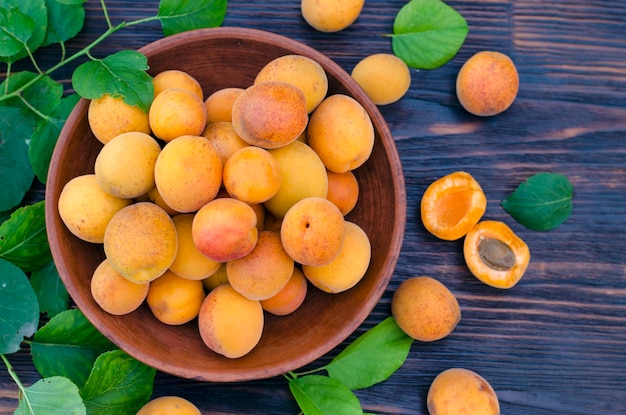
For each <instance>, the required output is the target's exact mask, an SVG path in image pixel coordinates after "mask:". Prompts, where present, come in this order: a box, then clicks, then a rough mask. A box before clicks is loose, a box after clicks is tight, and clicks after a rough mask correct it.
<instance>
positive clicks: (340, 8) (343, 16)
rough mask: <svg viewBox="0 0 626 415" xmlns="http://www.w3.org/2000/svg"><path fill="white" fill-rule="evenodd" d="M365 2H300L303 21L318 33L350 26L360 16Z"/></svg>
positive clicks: (332, 0) (333, 0)
mask: <svg viewBox="0 0 626 415" xmlns="http://www.w3.org/2000/svg"><path fill="white" fill-rule="evenodd" d="M364 4H365V0H342V1H336V0H302V2H301V3H300V9H301V13H302V17H303V18H304V20H305V21H306V22H307V23H308V24H309V25H310V26H311V27H313V28H314V29H316V30H319V31H320V32H338V31H340V30H343V29H345V28H347V27H348V26H350V25H351V24H352V23H354V21H355V20H356V19H357V18H358V17H359V15H360V14H361V10H362V9H363V5H364Z"/></svg>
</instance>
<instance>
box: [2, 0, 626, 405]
mask: <svg viewBox="0 0 626 415" xmlns="http://www.w3.org/2000/svg"><path fill="white" fill-rule="evenodd" d="M157 4H158V2H157V1H156V0H153V1H147V0H135V1H132V2H127V1H118V0H109V1H107V5H108V6H109V12H110V15H111V18H112V19H113V21H114V22H119V21H121V20H131V19H137V18H142V17H147V16H150V15H154V14H156V10H157ZM404 4H405V1H395V0H394V1H387V0H385V1H382V0H379V1H374V0H368V1H367V2H366V5H365V8H364V9H363V12H362V14H361V16H360V18H359V19H358V20H357V22H356V23H355V24H354V25H352V26H351V27H350V28H349V29H347V30H345V31H342V32H339V33H334V34H322V33H319V32H316V31H314V30H313V29H311V28H310V27H308V26H307V24H306V23H305V22H304V21H303V19H302V18H301V16H300V9H299V1H297V0H291V1H277V0H274V1H268V2H258V3H255V2H247V1H242V0H231V1H230V2H229V8H228V14H227V17H226V20H225V22H224V26H243V27H252V28H257V29H263V30H268V31H271V32H277V33H280V34H283V35H286V36H289V37H291V38H293V39H296V40H299V41H302V42H304V43H306V44H308V45H310V46H312V47H314V48H316V49H318V50H320V51H321V52H324V53H326V54H327V55H328V56H329V57H331V58H332V59H334V60H335V61H336V62H337V63H338V64H340V65H341V66H342V67H343V68H344V69H346V70H347V71H350V70H351V69H352V67H353V66H354V65H355V64H356V62H357V61H359V60H360V59H362V58H363V57H365V56H367V55H369V54H372V53H376V52H390V51H391V44H390V40H389V39H388V38H386V37H384V36H383V35H385V34H387V33H390V32H391V30H392V23H393V19H394V16H395V15H396V13H397V11H398V10H399V9H400V7H401V6H402V5H404ZM449 4H451V5H452V6H454V7H455V8H456V9H457V10H458V11H459V12H461V13H462V14H463V15H464V16H465V18H466V19H467V21H468V23H469V27H470V33H469V35H468V37H467V40H466V43H465V44H464V46H463V48H462V49H461V50H460V52H459V53H458V55H457V56H456V57H455V58H454V59H452V60H451V61H450V62H449V63H448V64H446V65H445V66H444V67H442V68H439V69H436V70H432V71H416V70H414V71H412V85H411V89H410V91H409V92H408V94H407V95H406V96H405V98H404V99H403V100H401V101H400V102H398V103H395V104H392V105H389V106H385V107H381V111H382V113H383V115H384V116H385V118H386V120H387V122H388V124H389V127H390V129H391V131H392V132H393V135H394V137H395V140H396V144H397V147H398V151H399V153H400V157H401V160H402V167H403V169H404V172H405V177H406V187H407V194H408V206H407V208H408V221H407V226H406V234H405V240H404V247H403V250H402V254H401V256H400V259H399V262H398V266H397V268H396V271H395V274H394V277H393V280H392V282H391V284H390V285H389V287H388V290H387V291H386V293H385V295H384V296H383V298H382V299H381V301H380V303H379V304H378V306H377V307H376V308H375V310H374V311H373V313H372V314H371V316H370V317H369V318H368V319H367V321H366V322H365V323H364V324H363V325H362V326H361V327H360V328H359V329H358V330H357V332H355V333H354V334H353V336H352V337H350V338H349V339H348V341H350V340H352V339H354V338H355V337H356V336H357V335H359V334H361V333H362V332H363V331H364V330H366V329H368V328H370V327H372V326H373V325H374V324H376V323H378V322H380V321H381V320H383V319H384V318H385V317H387V316H389V315H390V300H391V296H392V294H393V292H394V290H395V288H397V286H398V284H399V283H400V282H401V281H403V280H404V279H406V278H408V277H411V276H414V275H430V276H433V277H435V278H438V279H440V280H441V281H442V282H444V283H445V284H446V285H447V286H448V287H449V288H450V289H451V290H452V291H453V292H454V293H455V294H456V295H457V297H458V299H459V302H460V305H461V309H462V315H463V317H462V320H461V322H460V324H459V325H458V326H457V329H456V330H455V331H454V332H453V334H452V335H450V336H449V337H448V338H446V339H444V340H441V341H438V342H434V343H428V344H425V343H418V342H415V343H414V345H413V347H412V349H411V353H410V355H409V358H408V360H407V362H406V364H405V365H404V366H403V367H402V368H400V370H398V371H397V372H396V373H395V374H394V375H393V376H392V377H391V378H390V379H389V380H387V381H386V382H384V383H382V384H378V385H376V386H374V387H372V388H369V389H366V390H361V391H358V392H357V395H358V397H359V398H360V400H361V402H362V405H363V407H364V409H365V411H366V412H370V413H379V414H425V413H427V411H426V409H425V399H426V393H427V390H428V386H429V385H430V382H431V381H432V380H433V378H434V377H435V376H436V375H437V374H438V373H439V372H440V371H442V370H444V369H447V368H449V367H465V368H468V369H472V370H475V371H477V372H478V373H480V374H481V375H483V376H484V377H485V378H486V379H487V380H488V381H489V382H490V383H491V384H492V385H493V387H494V388H495V390H496V391H497V393H498V397H499V399H500V404H501V409H502V413H503V414H507V415H517V414H519V415H522V414H524V415H525V414H533V415H543V414H581V415H582V414H597V413H601V414H625V413H626V259H625V257H626V253H625V250H626V236H625V235H626V180H625V179H626V141H625V140H626V38H625V37H624V33H626V3H624V2H622V1H614V0H585V1H583V0H563V1H556V2H550V3H546V2H539V1H536V0H515V1H514V0H509V1H497V0H494V1H478V0H474V1H454V2H450V3H449ZM86 9H87V21H86V26H85V29H84V31H83V33H82V34H81V35H79V36H78V37H77V38H76V39H75V40H73V41H72V42H71V43H70V44H69V45H68V46H69V49H70V51H73V50H78V49H79V48H82V47H83V46H85V45H86V44H88V43H89V42H90V41H91V40H93V39H95V37H96V36H97V34H99V33H102V32H103V31H104V30H105V21H104V19H103V16H102V13H101V10H100V2H99V1H96V0H89V1H87V3H86ZM161 36H162V35H161V31H160V27H159V26H158V24H155V23H152V24H147V25H143V26H136V27H133V28H129V29H125V30H123V31H121V32H119V33H117V34H115V35H114V36H113V37H112V38H110V39H108V40H107V41H105V42H104V43H103V44H102V45H101V46H100V47H99V48H97V49H96V50H95V51H94V54H95V55H97V56H105V55H106V54H109V53H112V52H114V51H117V50H120V49H129V48H132V49H135V48H139V47H141V46H143V45H145V44H146V43H148V42H151V41H153V40H156V39H158V38H160V37H161ZM485 49H492V50H498V51H501V52H504V53H507V54H509V55H510V56H511V57H512V59H513V60H514V61H515V63H516V65H517V68H518V71H519V74H520V84H521V85H520V91H519V95H518V98H517V100H516V102H515V103H514V105H513V106H512V107H511V108H510V109H509V110H508V111H507V112H505V113H504V114H501V115H499V116H496V117H493V118H488V119H480V118H477V117H474V116H471V115H469V114H468V113H466V112H464V111H463V110H462V109H461V108H460V106H459V104H458V102H457V100H456V98H455V93H454V81H455V77H456V73H457V72H458V70H459V68H460V66H461V64H462V63H463V61H464V60H465V59H467V58H468V57H469V56H471V55H472V54H473V53H475V52H477V51H480V50H485ZM56 53H57V50H55V49H54V48H51V49H48V50H46V51H43V52H42V53H39V54H38V57H40V58H41V59H42V61H48V62H54V60H55V59H56V56H57V55H56ZM207 59H211V56H210V53H207ZM44 66H45V65H44ZM70 74H71V71H70V70H69V68H68V69H67V70H65V69H64V70H63V71H59V72H58V73H56V74H55V77H56V79H59V80H65V82H68V84H69V81H68V80H67V79H68V78H69V76H70ZM455 170H465V171H468V172H470V173H471V174H472V175H474V177H475V178H476V179H477V180H478V181H479V183H480V184H481V185H482V187H483V189H484V191H485V193H486V195H487V198H488V206H487V212H486V215H485V218H486V219H497V220H503V221H505V222H506V223H507V224H509V225H510V226H511V227H512V228H513V229H514V231H516V232H517V233H518V235H519V236H521V237H522V238H523V239H524V240H525V241H526V242H527V244H528V245H529V247H530V251H531V262H530V265H529V268H528V271H527V273H526V275H525V276H524V278H523V279H522V280H521V282H520V283H519V284H518V285H517V286H516V287H514V288H513V289H511V290H508V291H499V290H496V289H492V288H489V287H487V286H485V285H483V284H481V283H479V282H478V281H477V280H476V279H474V277H472V276H471V275H470V274H469V272H468V271H467V269H466V266H465V265H464V261H463V257H462V253H461V243H460V242H445V241H440V240H437V239H436V238H434V237H432V236H431V235H429V234H428V233H427V232H426V231H425V229H424V228H423V226H422V224H421V221H420V220H419V201H420V198H421V195H422V193H423V191H424V190H425V188H426V186H427V185H428V184H429V183H431V182H432V181H433V180H435V179H437V178H438V177H440V176H443V175H445V174H447V173H450V172H452V171H455ZM540 171H551V172H558V173H562V174H565V175H567V176H568V177H569V178H570V180H571V181H572V183H573V185H574V188H575V195H574V210H573V213H572V215H571V217H570V218H569V219H568V220H567V221H566V222H565V223H564V224H563V225H561V226H560V227H559V228H557V229H555V230H553V231H550V232H535V231H529V230H526V229H525V228H523V227H521V226H520V225H518V224H517V223H515V221H514V220H513V219H512V218H511V217H510V216H509V215H508V214H507V213H506V212H504V211H503V210H502V208H501V207H500V206H499V202H500V200H502V199H503V198H504V197H506V196H507V195H508V194H510V193H511V192H512V191H513V190H514V189H515V188H516V186H517V185H518V184H519V183H520V182H521V181H523V180H524V179H526V178H527V177H529V176H530V175H532V174H534V173H537V172H540ZM345 344H347V342H346V343H345ZM345 344H344V345H342V346H341V347H338V348H337V350H336V351H333V352H332V353H330V354H329V355H327V356H326V357H324V358H322V359H320V360H318V361H316V362H313V363H312V364H311V365H310V366H307V367H306V368H305V369H308V368H314V367H319V366H322V365H323V364H325V363H327V362H328V361H329V359H330V358H331V357H332V356H334V355H335V354H336V353H337V352H338V351H339V350H341V349H342V348H343V347H344V346H345ZM9 358H10V361H11V362H12V363H13V364H14V366H15V369H16V370H17V373H18V375H19V376H20V378H21V379H22V380H23V381H24V382H25V383H26V384H30V383H33V382H35V381H36V380H37V379H38V374H37V373H36V371H35V369H34V367H33V365H32V359H31V357H30V355H29V354H28V352H27V351H23V352H20V353H17V354H15V355H11V356H10V357H9ZM164 394H176V395H180V396H183V397H186V398H187V399H190V400H191V401H193V402H194V403H195V404H196V405H198V407H199V408H200V409H201V410H202V413H203V414H297V413H298V412H299V410H298V407H297V405H296V404H295V401H294V400H293V398H292V397H291V394H290V393H289V389H288V386H287V382H286V380H285V379H283V378H282V377H280V376H279V377H276V378H271V379H266V380H262V381H254V382H245V383H237V384H207V383H198V382H194V381H190V380H182V379H177V378H174V377H172V376H169V375H165V374H161V373H159V374H157V378H156V383H155V389H154V395H155V396H159V395H164ZM16 397H17V388H16V387H15V385H14V384H13V382H12V380H11V379H10V378H9V376H8V374H7V373H6V371H5V370H2V371H0V413H1V414H12V413H13V411H14V409H15V405H16Z"/></svg>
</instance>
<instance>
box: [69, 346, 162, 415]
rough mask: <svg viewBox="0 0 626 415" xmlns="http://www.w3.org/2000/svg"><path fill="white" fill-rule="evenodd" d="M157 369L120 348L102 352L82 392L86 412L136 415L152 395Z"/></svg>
mask: <svg viewBox="0 0 626 415" xmlns="http://www.w3.org/2000/svg"><path fill="white" fill-rule="evenodd" d="M155 375H156V370H155V369H154V368H152V367H150V366H147V365H145V364H143V363H141V362H139V361H138V360H135V359H134V358H132V357H130V356H129V355H127V354H126V353H124V352H123V351H121V350H115V351H112V352H107V353H104V354H102V355H101V356H100V357H98V359H97V360H96V362H95V364H94V366H93V371H92V372H91V375H90V376H89V380H87V383H86V384H85V387H84V388H83V389H82V390H81V396H82V397H83V400H84V402H85V405H86V407H87V413H88V414H89V415H110V414H115V415H135V414H136V413H137V411H138V410H139V409H140V408H141V407H142V406H143V405H145V404H146V402H148V400H149V399H150V396H151V395H152V389H153V386H154V376H155Z"/></svg>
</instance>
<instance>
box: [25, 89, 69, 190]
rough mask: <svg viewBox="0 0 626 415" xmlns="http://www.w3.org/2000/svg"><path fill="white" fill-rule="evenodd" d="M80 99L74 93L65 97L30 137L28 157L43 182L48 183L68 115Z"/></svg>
mask: <svg viewBox="0 0 626 415" xmlns="http://www.w3.org/2000/svg"><path fill="white" fill-rule="evenodd" d="M79 99H80V96H79V95H78V94H72V95H69V96H67V97H65V98H63V99H62V100H61V101H60V102H59V104H58V105H57V106H56V107H55V108H54V109H53V110H52V113H51V114H49V117H48V118H46V119H45V120H43V121H41V122H40V123H39V126H38V127H37V129H36V130H35V132H34V133H33V136H32V137H31V139H30V146H29V147H28V157H29V159H30V164H31V165H32V168H33V171H34V172H35V175H36V176H37V178H38V179H39V181H40V182H41V183H46V181H47V180H48V169H49V167H50V159H52V153H53V152H54V147H55V146H56V143H57V140H58V139H59V134H61V130H62V129H63V125H64V124H65V121H66V120H67V117H69V115H70V113H71V112H72V110H73V109H74V106H76V103H77V102H78V100H79Z"/></svg>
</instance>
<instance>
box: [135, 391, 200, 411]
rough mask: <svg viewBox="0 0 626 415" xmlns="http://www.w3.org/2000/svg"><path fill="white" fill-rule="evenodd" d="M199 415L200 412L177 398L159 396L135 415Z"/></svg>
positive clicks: (189, 403) (187, 402) (195, 407)
mask: <svg viewBox="0 0 626 415" xmlns="http://www.w3.org/2000/svg"><path fill="white" fill-rule="evenodd" d="M163 414H167V415H201V412H200V410H199V409H198V407H197V406H195V405H194V404H193V403H191V402H189V401H188V400H187V399H184V398H181V397H179V396H160V397H158V398H154V399H153V400H151V401H150V402H148V403H147V404H145V405H144V406H143V407H141V409H140V410H139V412H137V415H163Z"/></svg>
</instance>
